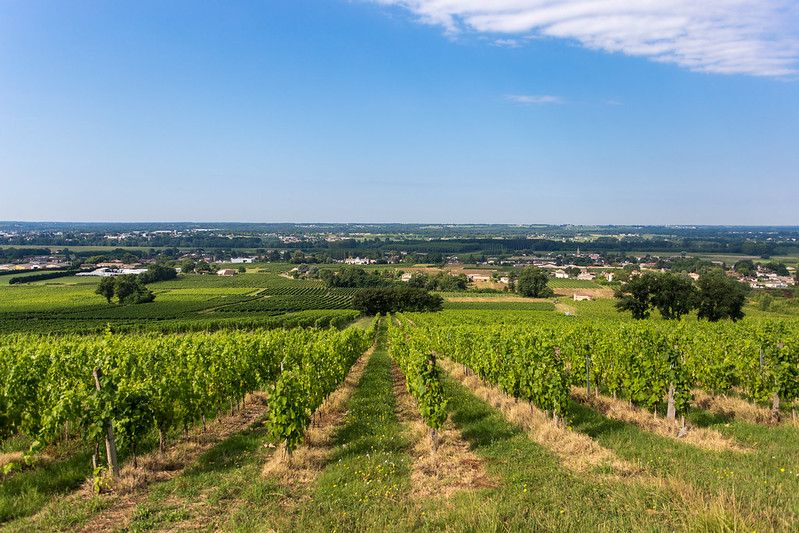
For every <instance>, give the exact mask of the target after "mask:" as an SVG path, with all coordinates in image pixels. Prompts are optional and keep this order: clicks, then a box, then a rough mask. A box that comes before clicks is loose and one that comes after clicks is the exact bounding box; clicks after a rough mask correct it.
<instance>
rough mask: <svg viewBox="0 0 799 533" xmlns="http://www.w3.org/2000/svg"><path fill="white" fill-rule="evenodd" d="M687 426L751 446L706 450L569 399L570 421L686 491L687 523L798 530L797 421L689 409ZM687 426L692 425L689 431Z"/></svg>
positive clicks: (715, 527) (663, 481)
mask: <svg viewBox="0 0 799 533" xmlns="http://www.w3.org/2000/svg"><path fill="white" fill-rule="evenodd" d="M688 423H689V425H693V426H695V427H696V426H699V427H707V428H710V429H714V430H715V431H717V432H718V433H720V434H721V435H723V436H724V437H725V438H727V439H730V441H733V442H738V443H740V445H741V446H742V447H744V448H746V449H748V450H751V451H749V452H748V453H740V452H739V451H734V450H733V449H729V450H718V449H702V448H699V447H697V446H696V445H691V444H688V443H685V442H683V441H682V439H676V438H673V437H664V436H660V435H657V434H654V433H651V432H648V431H644V430H642V429H640V428H638V427H637V426H635V425H633V424H630V423H626V422H623V421H620V420H614V419H610V418H607V417H605V416H603V415H601V414H600V413H598V412H596V411H594V410H592V409H590V408H588V407H586V406H583V405H580V404H576V403H573V404H572V427H573V428H574V430H575V431H580V432H583V433H585V434H587V435H589V436H591V437H592V438H594V439H595V440H596V441H597V442H598V443H599V444H600V445H602V446H603V447H606V448H609V449H611V450H613V451H614V452H615V453H616V454H617V455H618V456H619V457H621V458H623V459H626V460H627V461H630V462H634V463H637V464H639V465H640V466H641V467H642V468H644V469H645V471H646V472H647V473H648V474H649V476H650V477H651V478H652V479H653V480H654V483H656V484H663V485H664V486H668V487H671V489H672V490H675V491H677V492H678V493H679V494H680V495H681V496H680V497H681V498H682V500H683V503H682V504H681V506H682V510H681V514H682V515H683V521H682V523H683V527H685V528H687V529H689V530H702V531H704V530H710V531H738V530H746V531H755V530H757V531H795V530H796V529H797V527H799V521H798V520H799V518H798V517H797V513H799V450H798V449H797V448H796V442H797V440H798V439H799V427H796V426H789V425H784V426H779V427H764V426H759V425H755V424H748V423H745V422H735V421H733V422H728V421H727V419H726V418H719V417H716V416H714V415H712V414H711V413H709V412H707V411H702V410H699V409H692V410H691V411H690V412H689V416H688ZM689 431H690V430H689Z"/></svg>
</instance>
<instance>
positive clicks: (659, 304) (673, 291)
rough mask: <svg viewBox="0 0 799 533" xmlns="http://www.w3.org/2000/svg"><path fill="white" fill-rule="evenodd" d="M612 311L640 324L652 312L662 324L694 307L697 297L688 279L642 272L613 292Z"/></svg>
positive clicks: (674, 275) (676, 275)
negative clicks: (618, 312)
mask: <svg viewBox="0 0 799 533" xmlns="http://www.w3.org/2000/svg"><path fill="white" fill-rule="evenodd" d="M614 296H615V297H616V298H617V299H618V301H617V302H616V304H615V305H616V309H618V310H619V311H622V312H623V311H630V313H632V317H633V318H634V319H636V320H641V319H644V318H647V317H648V316H649V313H650V311H651V310H652V309H653V308H656V309H657V310H658V311H659V312H660V315H661V316H662V317H663V318H665V319H666V320H673V319H679V318H680V317H681V316H683V315H685V314H687V313H690V312H691V310H692V309H694V308H695V307H696V305H697V300H698V293H697V290H696V287H694V285H693V283H692V282H691V280H690V279H689V278H684V277H682V276H680V275H678V274H671V273H664V274H654V273H652V272H644V273H643V274H639V275H637V276H633V277H632V278H631V279H630V281H628V282H627V283H626V284H625V285H624V286H622V287H621V288H619V289H616V292H615V294H614Z"/></svg>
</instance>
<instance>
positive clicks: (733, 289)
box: [699, 269, 748, 322]
mask: <svg viewBox="0 0 799 533" xmlns="http://www.w3.org/2000/svg"><path fill="white" fill-rule="evenodd" d="M747 291H748V287H747V286H746V285H744V284H742V283H738V282H737V281H735V280H734V279H733V278H731V277H729V276H727V275H726V274H725V273H724V272H723V271H722V270H721V269H715V270H711V271H710V272H708V273H707V274H705V275H704V276H702V277H701V278H699V318H704V319H707V320H709V321H711V322H715V321H717V320H721V319H723V318H729V319H731V320H733V321H735V320H739V319H741V318H743V316H744V313H743V305H744V301H745V300H746V293H747Z"/></svg>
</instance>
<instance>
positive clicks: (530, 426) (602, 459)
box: [441, 359, 642, 477]
mask: <svg viewBox="0 0 799 533" xmlns="http://www.w3.org/2000/svg"><path fill="white" fill-rule="evenodd" d="M441 367H442V368H444V369H445V370H446V371H447V372H449V373H450V375H451V376H452V377H453V378H455V379H457V380H458V381H460V382H461V383H462V384H463V385H464V386H465V387H466V388H467V389H469V390H470V391H471V392H472V393H473V394H474V395H475V396H477V397H478V398H480V399H482V400H483V401H485V402H487V403H488V404H489V405H491V406H492V407H494V408H495V409H498V410H499V411H500V412H502V414H503V415H504V416H505V418H506V419H507V420H508V421H509V422H511V423H513V424H516V425H517V426H519V427H521V428H523V429H524V430H525V431H527V434H528V436H529V437H530V438H531V439H533V440H534V441H535V442H537V443H538V444H540V445H541V446H544V447H545V448H547V449H549V450H550V451H552V452H553V453H555V455H557V456H558V458H559V459H560V461H561V463H562V464H563V465H564V466H565V467H566V468H568V469H569V470H572V471H574V472H587V471H590V470H593V469H595V468H596V467H598V466H601V465H605V466H609V467H610V468H611V469H612V471H613V473H614V476H615V477H630V476H633V475H637V474H640V473H641V472H642V471H641V469H640V468H639V467H638V466H636V465H634V464H632V463H629V462H627V461H624V460H623V459H621V458H619V457H617V456H616V454H615V453H613V451H611V450H608V449H607V448H603V447H602V446H600V445H599V444H598V443H597V442H596V441H594V440H593V439H591V437H589V436H588V435H584V434H582V433H577V432H574V431H570V430H567V429H563V428H558V427H555V425H554V424H553V423H552V421H551V420H549V419H548V418H547V416H546V415H545V414H544V413H543V412H542V411H541V410H540V409H537V408H535V407H532V406H531V405H530V404H528V403H525V402H519V401H517V400H516V399H515V398H512V397H511V396H508V395H507V394H505V393H504V392H502V391H501V390H499V389H498V388H497V387H494V386H492V385H490V384H487V383H485V382H483V381H482V380H481V379H480V378H479V377H477V376H476V375H474V374H471V375H469V376H466V375H465V374H464V372H463V370H462V368H461V367H460V366H459V365H456V364H455V363H453V362H452V361H449V360H445V359H442V360H441Z"/></svg>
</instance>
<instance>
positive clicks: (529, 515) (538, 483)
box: [421, 376, 685, 531]
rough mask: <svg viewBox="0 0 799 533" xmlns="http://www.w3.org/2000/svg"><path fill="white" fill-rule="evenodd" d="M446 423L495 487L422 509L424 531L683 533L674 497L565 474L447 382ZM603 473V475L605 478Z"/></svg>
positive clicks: (591, 475)
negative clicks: (676, 532)
mask: <svg viewBox="0 0 799 533" xmlns="http://www.w3.org/2000/svg"><path fill="white" fill-rule="evenodd" d="M444 383H445V389H446V393H447V395H449V396H450V397H451V401H450V403H449V404H448V408H449V409H450V413H451V414H450V416H451V419H452V421H453V422H454V423H455V425H456V426H457V427H458V429H459V430H460V431H461V434H462V435H463V437H464V438H465V439H466V440H468V441H469V442H470V444H471V446H472V449H473V451H474V453H475V454H476V455H477V456H478V457H480V459H481V460H482V461H483V462H484V465H485V469H486V471H487V473H488V475H489V476H490V477H491V478H492V479H496V480H497V481H498V486H497V487H495V488H484V489H481V490H476V491H468V492H462V493H458V494H455V495H454V496H453V497H452V498H451V499H450V500H449V502H448V505H446V506H444V505H440V502H437V501H436V500H429V501H428V502H426V503H425V504H424V505H423V508H422V511H423V512H424V517H423V520H422V524H421V525H422V528H421V529H423V530H431V531H674V530H681V529H685V526H684V521H683V519H682V517H680V515H679V511H680V504H679V500H678V499H677V496H678V495H677V494H676V493H675V492H674V491H673V490H671V489H669V488H668V487H662V486H652V485H650V484H647V483H645V482H643V480H642V481H640V482H639V480H637V479H636V480H635V481H630V480H613V479H610V480H609V479H608V478H607V476H606V475H605V474H606V473H605V472H602V471H599V472H588V473H582V474H580V473H576V472H572V471H571V470H569V469H568V468H566V467H565V466H563V465H561V464H560V462H559V459H558V457H557V455H556V454H555V453H554V452H552V451H550V450H548V449H547V448H545V447H543V446H541V445H539V444H537V443H535V442H534V441H532V440H531V439H530V438H529V437H528V436H527V433H526V430H524V429H523V428H521V427H518V426H516V425H514V424H511V423H510V422H508V421H507V420H506V419H505V418H504V417H503V416H502V414H501V413H500V412H499V411H497V410H496V409H494V408H493V407H491V406H490V405H489V404H487V403H486V402H484V401H483V400H481V399H479V398H477V397H475V396H474V395H472V394H471V393H470V392H469V391H468V390H467V389H466V388H465V387H464V386H463V385H461V384H460V383H458V382H457V381H455V380H454V379H452V378H451V377H449V376H447V377H446V379H445V381H444ZM607 473H610V472H607Z"/></svg>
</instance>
